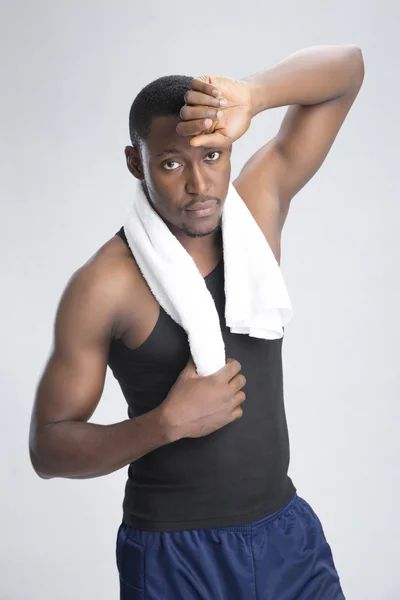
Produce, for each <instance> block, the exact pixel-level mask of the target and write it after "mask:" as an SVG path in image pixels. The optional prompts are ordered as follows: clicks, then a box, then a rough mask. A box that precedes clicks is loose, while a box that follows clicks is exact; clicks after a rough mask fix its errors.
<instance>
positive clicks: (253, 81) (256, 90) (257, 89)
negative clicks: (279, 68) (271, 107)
mask: <svg viewBox="0 0 400 600" xmlns="http://www.w3.org/2000/svg"><path fill="white" fill-rule="evenodd" d="M241 81H242V83H244V84H245V85H246V87H247V89H248V90H249V93H250V108H251V118H253V117H255V116H256V115H258V114H259V113H260V112H263V111H264V110H267V108H268V99H267V97H266V92H265V86H264V85H261V84H260V81H259V77H258V76H257V75H252V76H250V77H247V78H246V79H242V80H241Z"/></svg>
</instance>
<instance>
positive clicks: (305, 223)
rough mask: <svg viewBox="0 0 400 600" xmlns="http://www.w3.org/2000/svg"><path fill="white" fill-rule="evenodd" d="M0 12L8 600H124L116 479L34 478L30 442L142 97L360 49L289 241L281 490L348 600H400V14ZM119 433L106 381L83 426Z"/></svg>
mask: <svg viewBox="0 0 400 600" xmlns="http://www.w3.org/2000/svg"><path fill="white" fill-rule="evenodd" d="M1 12H2V15H1V17H0V21H1V35H0V43H1V54H0V56H1V59H0V60H1V65H2V71H1V72H2V75H1V94H0V103H1V110H0V119H1V128H0V129H1V138H0V139H1V160H0V173H1V180H0V182H1V196H0V197H1V214H0V260H1V285H2V288H1V295H0V303H1V304H0V308H1V312H0V315H1V332H2V335H1V345H0V369H1V415H0V444H1V448H0V452H1V463H0V464H1V473H0V486H1V500H0V531H1V538H0V539H1V542H0V599H1V600H22V599H24V600H25V599H29V600H54V598H57V599H58V600H71V598H74V600H81V599H82V600H83V599H86V598H96V599H98V600H112V599H113V598H117V597H118V581H117V570H116V566H115V540H116V532H117V528H118V525H119V523H120V520H121V516H122V508H121V505H122V498H123V490H124V485H125V479H126V469H122V470H120V471H119V472H117V473H114V474H112V475H109V476H107V477H103V478H98V479H93V480H79V481H72V480H62V479H53V480H50V481H44V480H42V479H40V478H38V477H37V475H36V474H35V473H34V471H33V469H32V468H31V465H30V461H29V455H28V428H29V421H30V414H31V408H32V403H33V398H34V393H35V388H36V385H37V382H38V379H39V377H40V374H41V372H42V369H43V367H44V364H45V362H46V359H47V356H48V353H49V351H50V347H51V341H52V330H53V322H54V316H55V311H56V307H57V304H58V301H59V298H60V295H61V293H62V291H63V289H64V287H65V285H66V283H67V281H68V279H69V278H70V276H71V275H72V273H73V272H74V271H75V270H76V269H77V268H78V267H80V266H81V265H82V264H83V263H84V262H86V261H87V260H88V259H89V257H90V256H91V255H92V254H93V253H94V252H95V251H96V250H97V249H98V248H99V247H100V246H101V245H102V244H103V243H104V242H105V241H106V240H108V239H109V238H110V237H111V236H112V235H114V233H115V232H116V231H117V230H118V229H119V228H120V226H121V225H122V224H123V222H124V219H125V217H126V215H127V212H128V210H129V207H130V203H131V199H132V190H133V184H134V180H133V178H132V176H131V175H130V174H129V173H128V171H127V169H126V166H125V159H124V147H125V145H126V144H128V143H129V136H128V113H129V108H130V105H131V103H132V101H133V99H134V97H135V96H136V94H137V93H138V92H139V91H140V89H141V88H142V87H143V86H144V85H146V84H147V83H149V82H150V81H152V80H153V79H155V78H157V77H159V76H161V75H167V74H185V75H189V76H200V75H204V74H214V75H227V76H230V77H235V78H241V77H246V76H248V75H250V74H252V73H255V72H257V71H260V70H263V69H265V68H268V67H270V66H272V65H273V64H274V63H276V62H277V61H279V60H281V59H282V58H284V57H285V56H287V55H288V54H290V53H292V52H294V51H296V50H299V49H301V48H305V47H308V46H313V45H319V44H347V43H351V44H357V45H359V46H360V47H361V48H362V51H363V54H364V61H365V71H366V74H365V80H364V85H363V87H362V89H361V92H360V94H359V96H358V98H357V100H356V102H355V104H354V105H353V108H352V110H351V112H350V114H349V116H348V117H347V119H346V121H345V123H344V125H343V127H342V130H341V132H340V133H339V135H338V137H337V139H336V141H335V144H334V146H333V148H332V150H331V152H330V154H329V156H328V158H327V159H326V161H325V163H324V165H323V166H322V168H321V169H320V171H319V172H318V173H317V175H316V176H315V177H314V178H313V180H312V181H311V182H310V183H309V184H308V185H307V186H306V187H305V188H304V189H303V190H302V191H301V192H300V193H299V194H298V195H297V197H296V198H295V199H294V200H293V204H292V208H291V211H290V213H289V217H288V219H287V222H286V225H285V229H284V235H283V259H282V270H283V273H284V276H285V278H286V282H287V285H288V288H289V292H290V295H291V299H292V303H293V307H294V317H293V319H292V321H291V323H290V324H289V325H288V327H287V328H286V339H285V343H284V372H285V399H286V411H287V418H288V424H289V431H290V438H291V465H290V475H291V477H292V478H293V481H294V483H295V485H296V486H297V488H298V492H299V494H300V495H302V496H303V497H304V498H306V499H307V500H308V501H309V502H310V503H311V505H312V506H313V507H314V509H315V510H316V512H317V513H318V514H319V516H320V518H321V520H322V523H323V525H324V528H325V532H326V535H327V537H328V539H329V541H330V544H331V546H332V549H333V553H334V557H335V561H336V565H337V568H338V571H339V573H340V575H341V579H342V584H343V589H344V592H345V595H346V598H347V599H349V600H396V599H398V598H400V581H399V575H398V566H399V558H400V557H399V541H398V540H399V536H400V528H399V516H398V512H399V501H400V497H399V495H400V494H399V491H400V486H399V417H400V408H399V406H400V403H399V391H400V381H399V380H400V371H399V368H398V360H399V351H398V344H399V334H400V326H399V320H398V307H399V305H400V285H399V262H400V242H399V238H398V229H399V219H400V210H399V194H398V163H399V152H398V141H399V136H400V131H399V102H398V98H399V91H400V88H399V58H400V53H399V46H398V43H397V34H398V22H399V17H400V9H399V5H398V4H397V3H396V2H394V1H392V2H390V1H385V0H380V1H379V2H378V1H376V0H375V1H373V0H368V2H365V1H362V0H335V1H333V0H331V1H325V2H324V1H321V0H314V1H313V0H303V2H297V1H295V0H289V1H286V2H285V1H282V0H269V2H256V1H254V0H247V1H246V2H238V1H230V2H226V1H225V2H224V1H222V0H219V2H216V3H208V2H207V3H206V2H204V3H203V2H177V1H174V0H169V1H168V2H161V1H156V2H154V1H153V2H151V1H149V2H147V3H143V4H142V3H139V2H133V1H130V2H129V1H123V0H113V1H111V0H110V1H108V2H107V1H104V0H79V1H77V0H69V2H60V1H59V0H47V1H45V0H34V1H33V0H32V1H28V0H14V1H13V2H5V1H3V2H2V3H1ZM285 110H286V108H278V109H274V110H271V111H267V112H264V113H262V114H260V115H258V116H257V117H255V119H254V120H253V123H252V125H251V128H250V130H249V131H248V132H247V133H246V134H245V135H244V136H243V137H242V138H241V139H240V140H239V141H238V142H236V143H235V144H234V148H233V156H232V167H233V169H232V176H233V177H235V176H236V175H237V174H238V172H239V170H240V168H241V166H242V165H243V164H244V162H245V161H246V160H247V159H248V158H249V157H250V155H251V154H252V153H253V152H255V151H256V150H257V149H258V148H259V147H260V146H261V145H263V144H264V143H266V141H267V140H269V139H270V138H271V137H272V136H273V135H275V133H276V131H277V128H278V127H279V124H280V122H281V119H282V117H283V115H284V112H285ZM124 418H126V405H125V401H124V399H123V397H122V394H121V392H120V390H119V387H118V385H117V383H116V381H115V380H114V379H113V377H112V375H111V374H110V373H109V374H108V377H107V382H106V387H105V391H104V395H103V398H102V400H101V402H100V405H99V407H98V409H97V410H96V413H95V414H94V416H93V418H92V421H94V422H98V423H112V422H116V421H120V420H123V419H124ZM210 600H211V599H210ZM315 600H324V599H315Z"/></svg>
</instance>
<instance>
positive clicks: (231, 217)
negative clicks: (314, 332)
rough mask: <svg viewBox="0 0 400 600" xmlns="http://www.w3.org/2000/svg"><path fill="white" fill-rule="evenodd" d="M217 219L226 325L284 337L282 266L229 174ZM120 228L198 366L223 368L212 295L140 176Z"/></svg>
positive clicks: (287, 311)
mask: <svg viewBox="0 0 400 600" xmlns="http://www.w3.org/2000/svg"><path fill="white" fill-rule="evenodd" d="M221 227H222V244H223V257H224V270H225V296H226V306H225V321H226V325H227V326H228V327H229V328H230V331H231V332H232V333H239V334H247V335H250V336H252V337H256V338H264V339H279V338H281V337H283V327H284V325H285V324H286V323H287V322H288V321H289V320H290V318H291V316H292V307H291V302H290V299H289V296H288V292H287V289H286V285H285V282H284V279H283V276H282V273H281V269H280V267H279V264H278V262H277V261H276V259H275V257H274V254H273V252H272V250H271V248H270V246H269V244H268V242H267V241H266V239H265V237H264V235H263V233H262V232H261V229H260V228H259V226H258V225H257V223H256V221H255V220H254V218H253V216H252V214H251V213H250V211H249V209H248V208H247V206H246V205H245V203H244V202H243V200H242V199H241V197H240V196H239V194H238V192H237V191H236V188H235V187H234V186H233V184H232V183H231V182H230V184H229V190H228V194H227V197H226V200H225V204H224V207H223V211H222V223H221ZM124 231H125V235H126V237H127V240H128V244H129V247H130V249H131V251H132V253H133V255H134V258H135V260H136V262H137V264H138V266H139V268H140V270H141V272H142V275H143V277H144V278H145V280H146V281H147V283H148V285H149V287H150V289H151V291H152V293H153V295H154V297H155V298H156V300H157V302H158V303H159V304H160V305H161V306H162V307H163V309H164V310H165V312H166V313H167V314H168V315H169V316H170V317H171V318H172V319H173V320H174V321H175V322H176V323H178V324H179V325H180V326H181V327H183V329H184V330H185V331H186V333H187V335H188V341H189V346H190V351H191V355H192V358H193V362H194V364H195V366H196V370H197V373H198V374H199V375H201V376H206V375H211V374H212V373H215V372H216V371H218V370H219V369H221V368H222V367H223V366H224V365H225V364H226V358H227V357H226V355H225V344H224V341H223V338H222V333H221V327H220V322H219V317H218V313H217V310H216V307H215V303H214V300H213V297H212V296H211V294H210V292H209V291H208V289H207V286H206V283H205V280H204V278H203V277H202V275H201V273H200V271H199V270H198V268H197V266H196V263H195V262H194V260H193V258H192V257H191V256H190V254H189V253H188V252H187V251H186V250H185V248H184V247H183V246H182V244H181V243H180V242H179V241H178V240H177V238H176V237H175V236H174V235H173V233H171V231H170V230H169V229H168V227H167V225H166V224H165V223H164V221H163V220H162V219H161V218H160V217H159V216H158V214H157V213H156V212H155V210H154V209H153V208H152V206H151V205H150V203H149V202H148V200H147V197H146V195H145V193H144V191H143V189H142V185H141V183H140V182H138V183H137V190H136V193H135V198H134V203H133V207H132V210H131V212H130V214H129V216H128V218H127V221H126V224H125V226H124ZM233 358H235V357H233Z"/></svg>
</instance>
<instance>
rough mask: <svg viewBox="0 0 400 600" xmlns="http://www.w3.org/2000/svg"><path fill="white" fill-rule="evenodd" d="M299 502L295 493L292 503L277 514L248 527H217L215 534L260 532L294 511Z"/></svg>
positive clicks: (248, 524) (214, 529)
mask: <svg viewBox="0 0 400 600" xmlns="http://www.w3.org/2000/svg"><path fill="white" fill-rule="evenodd" d="M298 501H299V496H298V495H297V493H295V495H294V496H293V498H292V499H291V500H290V502H288V504H286V505H285V506H283V507H282V508H280V509H279V510H277V511H276V512H274V513H272V514H270V515H267V516H266V517H263V518H262V519H259V520H258V521H253V522H252V523H247V524H246V525H234V526H232V527H215V528H214V527H213V528H212V531H215V532H222V531H232V532H237V533H254V532H256V531H258V530H259V529H261V528H262V527H265V526H266V525H267V524H268V523H270V522H272V521H275V519H279V517H282V516H283V515H284V514H285V513H286V512H288V511H289V510H292V509H293V508H294V507H295V506H296V504H297V503H298Z"/></svg>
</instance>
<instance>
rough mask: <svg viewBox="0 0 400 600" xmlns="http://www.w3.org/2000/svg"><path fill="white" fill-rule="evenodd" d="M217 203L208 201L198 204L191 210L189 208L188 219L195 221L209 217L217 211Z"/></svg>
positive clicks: (193, 205)
mask: <svg viewBox="0 0 400 600" xmlns="http://www.w3.org/2000/svg"><path fill="white" fill-rule="evenodd" d="M216 207H217V202H215V200H207V201H206V202H196V204H192V206H191V207H190V208H187V209H186V210H187V212H188V217H190V218H193V219H198V218H203V217H209V216H210V215H212V214H213V213H214V212H215V211H216Z"/></svg>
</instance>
